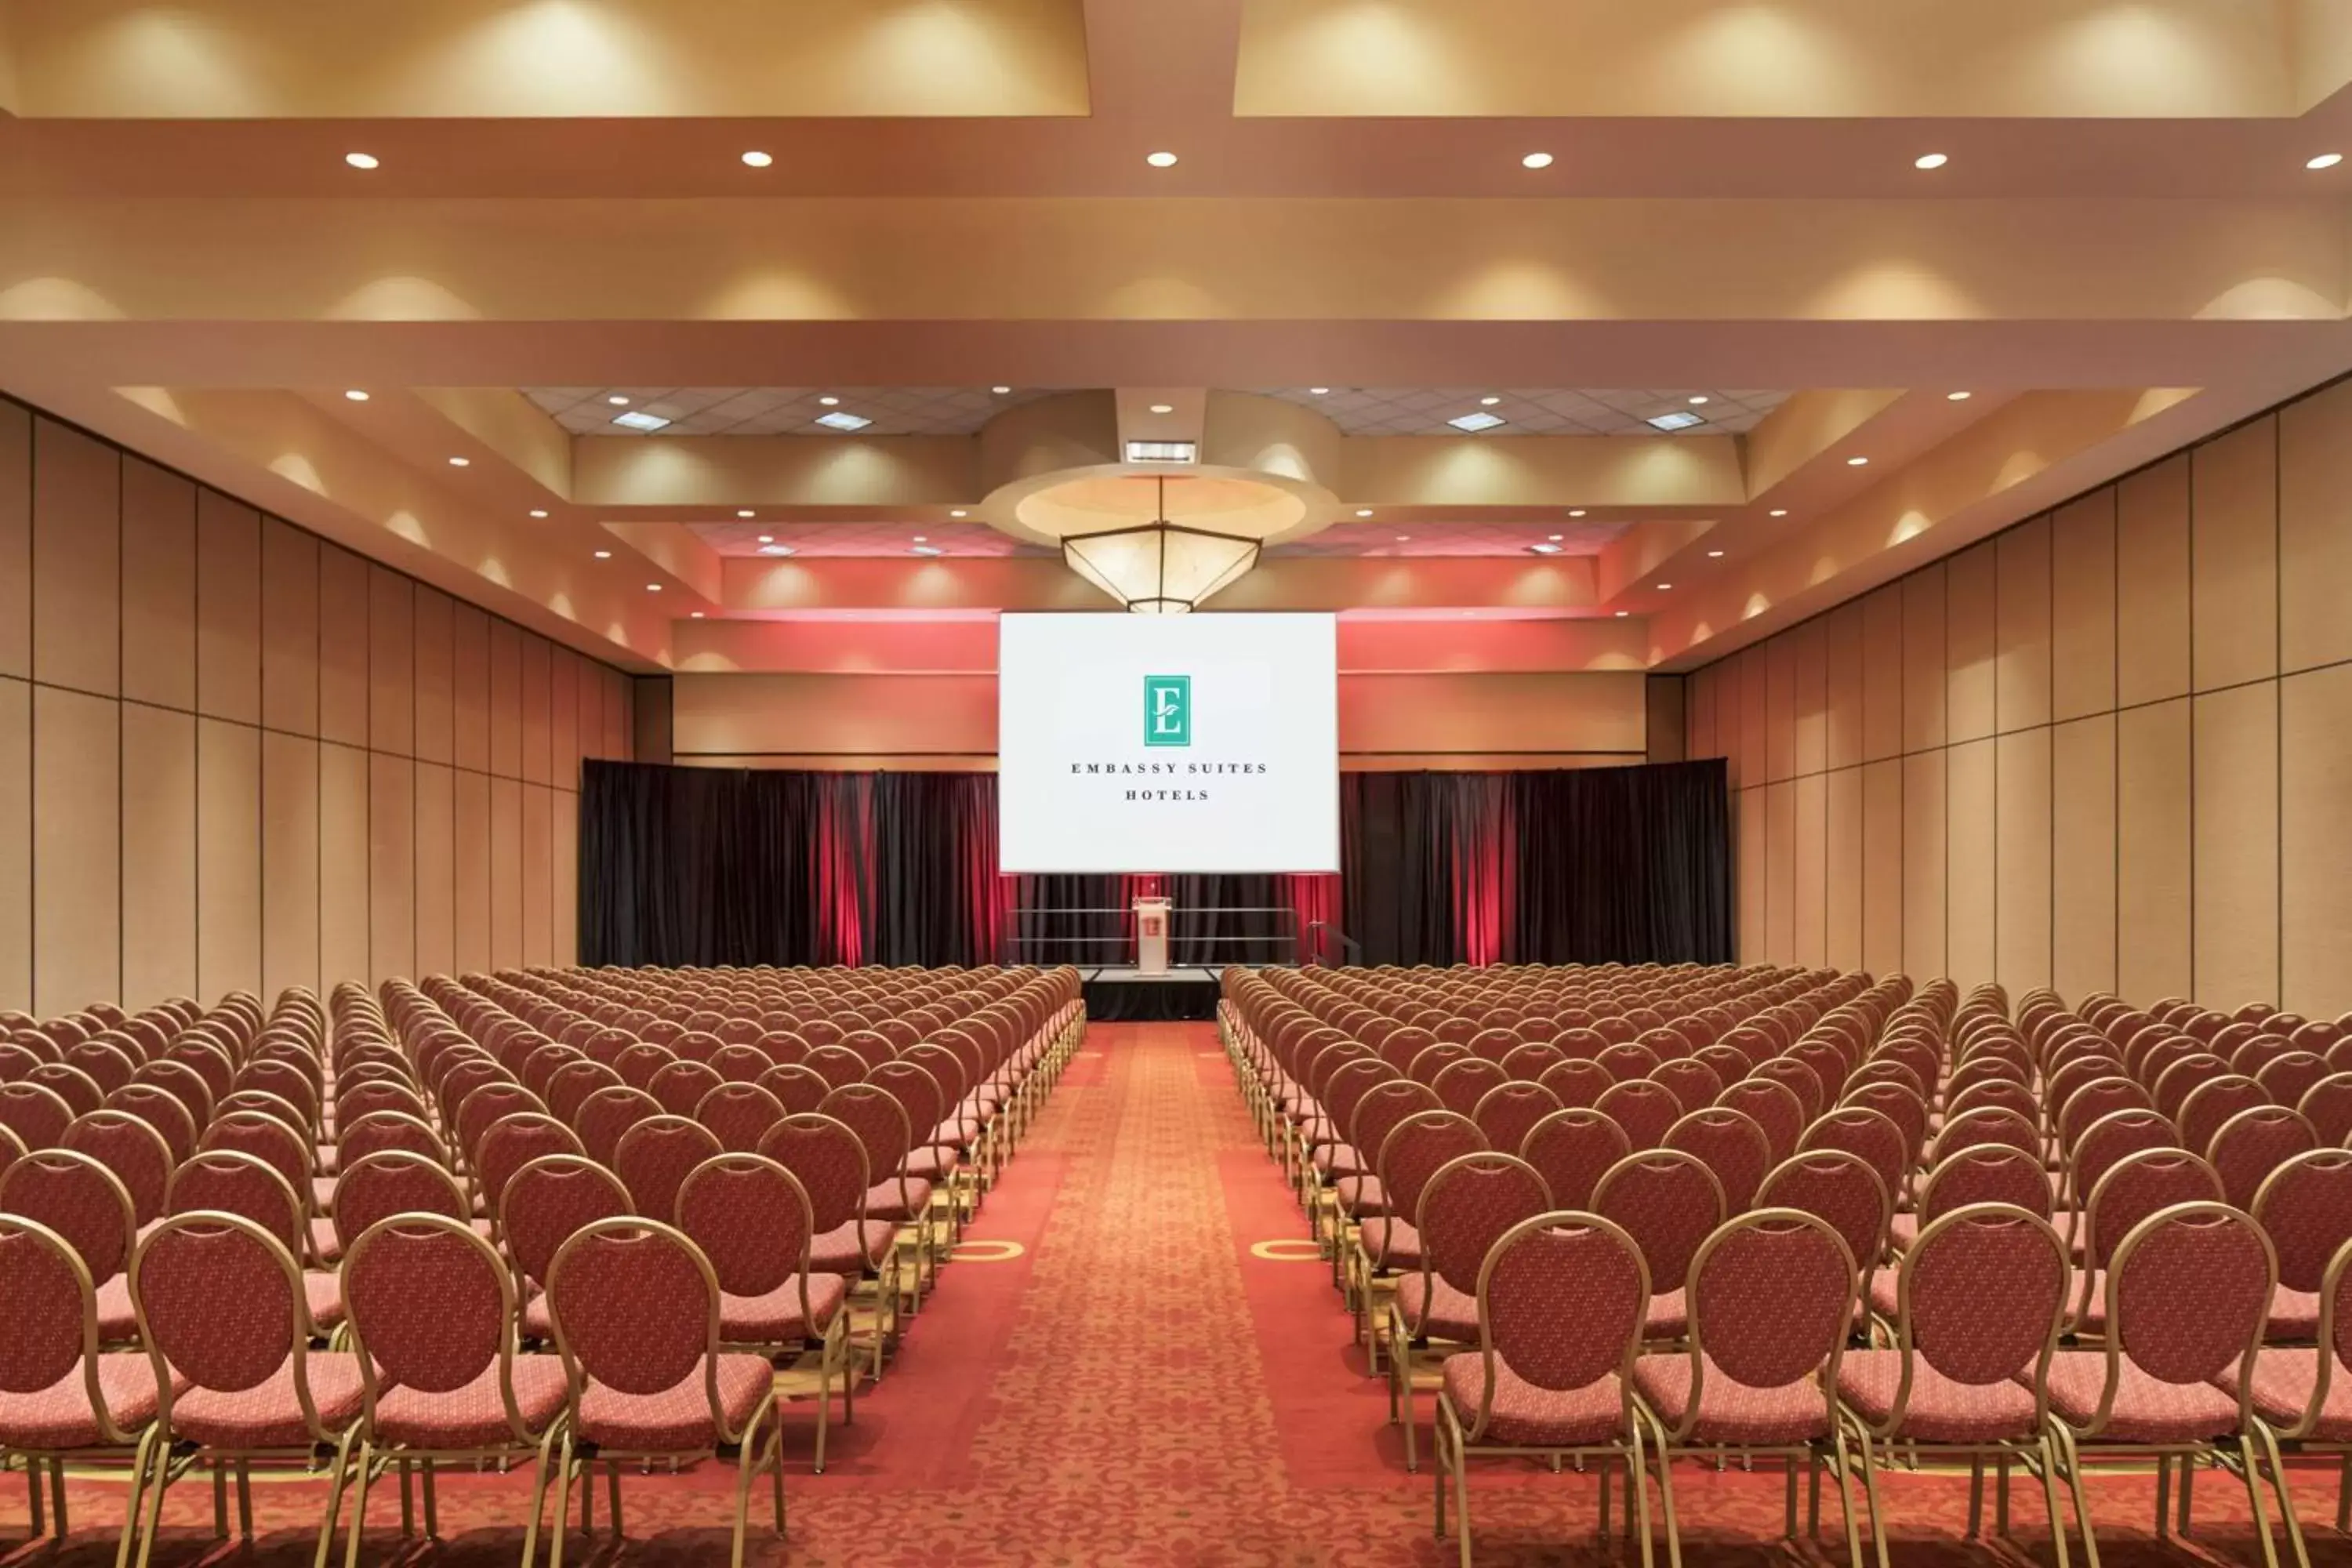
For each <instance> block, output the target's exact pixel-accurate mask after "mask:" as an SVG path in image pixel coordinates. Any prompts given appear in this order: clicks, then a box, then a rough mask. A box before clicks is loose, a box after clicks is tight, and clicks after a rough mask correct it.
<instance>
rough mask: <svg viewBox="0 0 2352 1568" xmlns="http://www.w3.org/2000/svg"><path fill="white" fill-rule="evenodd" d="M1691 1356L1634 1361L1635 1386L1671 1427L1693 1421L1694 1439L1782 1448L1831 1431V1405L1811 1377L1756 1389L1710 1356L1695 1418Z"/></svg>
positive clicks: (1651, 1357) (1654, 1356)
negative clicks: (1735, 1377)
mask: <svg viewBox="0 0 2352 1568" xmlns="http://www.w3.org/2000/svg"><path fill="white" fill-rule="evenodd" d="M1690 1385H1691V1358H1690V1357H1689V1356H1688V1355H1686V1354H1684V1353H1681V1352H1675V1353H1674V1354H1672V1355H1652V1356H1643V1358H1642V1359H1641V1360H1640V1361H1638V1362H1636V1363H1633V1388H1634V1391H1635V1392H1636V1393H1638V1394H1641V1396H1642V1399H1643V1403H1645V1404H1647V1405H1649V1407H1650V1408H1651V1409H1652V1410H1654V1411H1655V1412H1656V1413H1657V1415H1658V1418H1659V1419H1660V1420H1661V1421H1664V1423H1665V1424H1666V1426H1668V1427H1669V1428H1674V1427H1679V1426H1682V1425H1683V1424H1684V1423H1685V1421H1689V1422H1690V1431H1689V1436H1688V1440H1689V1441H1691V1442H1693V1443H1720V1444H1731V1445H1735V1446H1736V1445H1741V1444H1754V1445H1757V1446H1759V1447H1781V1446H1785V1445H1787V1444H1791V1443H1809V1442H1811V1441H1812V1440H1813V1439H1815V1438H1817V1437H1826V1436H1829V1410H1828V1407H1827V1406H1826V1405H1824V1404H1823V1403H1822V1391H1821V1390H1820V1389H1819V1388H1818V1387H1816V1386H1815V1385H1814V1384H1811V1382H1801V1383H1790V1384H1782V1385H1781V1386H1780V1387H1778V1388H1752V1387H1750V1386H1748V1384H1744V1383H1738V1382H1736V1381H1734V1380H1733V1379H1732V1377H1731V1376H1730V1374H1729V1373H1726V1372H1724V1371H1723V1370H1722V1368H1720V1367H1718V1366H1717V1365H1716V1363H1715V1358H1714V1357H1712V1356H1709V1357H1707V1358H1706V1376H1705V1377H1704V1378H1702V1379H1701V1380H1700V1386H1699V1396H1698V1412H1697V1416H1696V1420H1692V1419H1691V1409H1690V1403H1691V1397H1690V1394H1691V1387H1690Z"/></svg>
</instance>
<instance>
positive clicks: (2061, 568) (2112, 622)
mask: <svg viewBox="0 0 2352 1568" xmlns="http://www.w3.org/2000/svg"><path fill="white" fill-rule="evenodd" d="M2050 665H2051V668H2050V716H2051V717H2052V718H2053V719H2055V720H2059V721H2064V720H2068V719H2079V718H2081V717H2083V716H2084V714H2086V713H2105V712H2106V711H2108V710H2110V709H2112V708H2114V707H2115V705H2116V492H2115V489H2114V487H2113V486H2110V487H2108V488H2107V489H2102V490H2095V491H2093V492H2092V493H2091V494H2090V495H2087V496H2085V497H2084V498H2083V499H2082V500H2077V501H2074V502H2073V503H2071V504H2069V505H2066V506H2063V507H2060V508H2059V509H2058V512H2057V515H2056V518H2055V519H2054V521H2053V523H2052V526H2051V533H2050Z"/></svg>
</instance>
